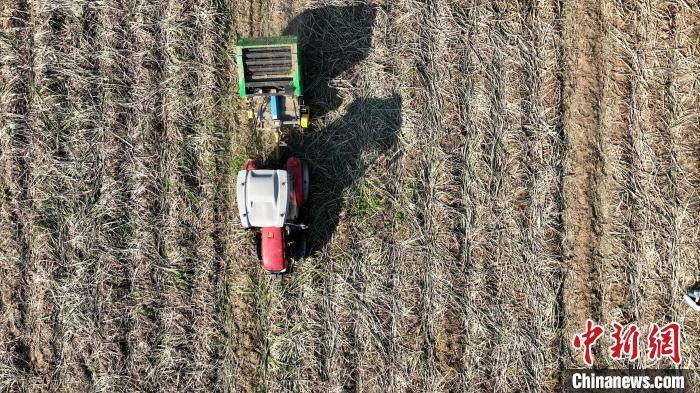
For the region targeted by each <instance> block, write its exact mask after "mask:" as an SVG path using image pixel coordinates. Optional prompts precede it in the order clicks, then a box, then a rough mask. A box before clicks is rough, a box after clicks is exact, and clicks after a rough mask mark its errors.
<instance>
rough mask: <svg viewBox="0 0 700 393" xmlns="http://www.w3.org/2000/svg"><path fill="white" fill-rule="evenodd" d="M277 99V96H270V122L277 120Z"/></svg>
mask: <svg viewBox="0 0 700 393" xmlns="http://www.w3.org/2000/svg"><path fill="white" fill-rule="evenodd" d="M277 99H278V97H277V96H270V115H272V120H277V119H278V118H279V115H278V113H279V106H278V105H279V102H278V101H277Z"/></svg>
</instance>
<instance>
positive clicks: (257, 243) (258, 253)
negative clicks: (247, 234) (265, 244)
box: [253, 231, 262, 263]
mask: <svg viewBox="0 0 700 393" xmlns="http://www.w3.org/2000/svg"><path fill="white" fill-rule="evenodd" d="M253 254H254V255H255V257H256V258H257V259H258V262H259V263H262V234H261V233H260V231H256V232H255V235H253Z"/></svg>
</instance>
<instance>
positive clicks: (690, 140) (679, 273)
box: [665, 4, 700, 383]
mask: <svg viewBox="0 0 700 393" xmlns="http://www.w3.org/2000/svg"><path fill="white" fill-rule="evenodd" d="M667 12H668V17H669V18H670V20H671V23H670V24H671V25H670V28H671V39H670V45H669V54H668V56H669V60H670V68H669V70H668V78H669V84H668V85H666V86H665V98H666V106H665V107H666V108H667V110H668V113H667V115H666V118H665V119H666V124H667V129H668V133H669V135H670V137H671V140H672V141H673V145H672V146H673V151H672V153H671V154H672V165H673V167H672V168H673V169H672V171H673V172H674V180H675V181H673V183H672V184H671V198H672V199H673V201H674V202H675V204H674V206H673V224H672V228H671V229H672V230H673V231H674V232H675V233H674V234H675V237H674V241H675V244H674V245H675V246H676V247H677V251H676V257H677V260H678V263H677V266H674V267H675V269H676V270H675V271H674V276H675V277H678V279H676V280H675V283H672V286H671V289H672V295H673V296H674V298H676V297H677V296H679V295H680V293H682V292H683V291H684V290H685V289H686V288H687V287H688V286H690V285H693V284H695V283H694V282H692V281H693V280H694V277H696V276H697V271H698V269H699V268H700V252H699V251H698V250H700V243H699V242H700V240H699V239H700V229H698V228H700V204H699V203H698V201H699V200H700V199H699V198H700V113H698V107H700V84H698V75H700V43H699V42H698V39H697V37H698V34H697V33H698V31H699V29H700V9H698V7H697V6H693V5H692V4H669V5H668V7H667ZM689 277H691V278H693V279H688V278H689ZM669 320H672V321H679V322H681V323H682V325H683V329H684V336H683V342H682V344H681V345H682V352H683V354H684V356H686V357H687V363H685V365H684V367H685V368H698V365H699V364H700V353H699V352H698V351H699V350H698V348H700V340H698V337H699V336H700V324H699V323H698V320H697V318H695V316H694V315H693V313H692V311H690V310H688V309H687V308H686V307H685V306H684V305H683V304H675V307H673V309H672V311H671V315H670V316H669ZM694 377H695V380H694V382H695V383H697V382H698V379H697V375H695V376H694Z"/></svg>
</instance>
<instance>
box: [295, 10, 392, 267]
mask: <svg viewBox="0 0 700 393" xmlns="http://www.w3.org/2000/svg"><path fill="white" fill-rule="evenodd" d="M375 15H376V9H375V8H373V7H371V6H368V5H357V6H347V7H340V6H338V7H336V6H329V7H322V8H317V9H311V10H307V11H305V12H303V13H301V14H300V15H298V16H297V17H295V18H294V19H293V20H292V21H291V22H290V23H289V25H288V26H287V28H286V29H285V30H284V34H297V35H299V37H300V40H301V45H302V53H303V61H304V64H303V66H302V67H303V68H304V77H305V80H304V82H305V86H304V96H305V98H306V101H307V103H308V104H309V105H310V107H311V111H312V116H314V117H316V118H323V116H325V115H326V114H328V113H329V112H330V111H333V110H335V109H337V108H339V107H340V106H341V104H343V102H342V98H341V96H340V94H339V91H338V90H337V89H335V88H334V87H332V86H331V83H332V82H333V80H334V79H335V78H337V77H339V76H341V75H342V74H343V73H344V72H346V71H347V70H349V69H350V68H351V67H353V66H354V65H356V64H358V63H359V62H361V61H362V60H364V59H365V58H366V57H367V56H368V54H369V51H370V48H371V46H372V26H373V24H374V19H375ZM400 128H401V97H400V95H399V94H398V93H394V94H392V95H390V96H388V97H377V98H375V97H369V98H367V97H362V98H356V99H355V100H354V101H352V102H351V103H350V104H349V105H347V106H346V112H345V114H344V115H343V116H341V117H340V118H337V119H334V120H333V121H330V122H327V121H325V119H321V120H320V121H314V122H312V126H311V127H310V128H309V129H307V130H305V132H303V133H293V134H292V135H290V137H289V139H288V141H287V145H288V146H287V150H288V154H290V155H292V154H293V155H297V156H299V157H301V158H303V159H304V160H306V162H308V163H309V167H310V172H311V190H310V196H309V199H310V200H309V206H310V211H309V220H308V221H309V229H308V231H309V232H308V238H307V254H308V255H309V256H312V255H314V254H316V253H317V252H318V251H320V250H322V249H323V248H324V247H325V245H326V244H327V243H328V242H329V241H330V239H331V237H332V236H333V234H334V233H335V230H336V227H337V226H338V222H339V220H340V217H341V214H342V211H343V196H344V194H345V193H346V190H348V189H349V188H350V187H352V186H353V185H355V184H356V183H357V182H358V180H359V179H361V178H362V177H363V176H364V174H365V172H366V169H367V167H369V166H371V165H372V162H373V161H374V160H376V158H377V157H379V156H381V155H382V154H385V153H386V152H389V151H390V150H392V148H393V146H394V145H395V144H396V142H397V139H398V136H397V135H398V132H399V130H400Z"/></svg>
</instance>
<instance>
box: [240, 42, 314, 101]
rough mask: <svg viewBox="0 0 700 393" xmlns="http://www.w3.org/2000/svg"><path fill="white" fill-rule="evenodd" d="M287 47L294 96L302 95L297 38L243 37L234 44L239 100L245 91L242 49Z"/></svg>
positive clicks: (243, 96)
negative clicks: (290, 53)
mask: <svg viewBox="0 0 700 393" xmlns="http://www.w3.org/2000/svg"><path fill="white" fill-rule="evenodd" d="M279 46H289V47H291V48H290V49H291V52H292V83H293V86H294V96H296V97H298V96H301V95H302V94H303V93H302V92H303V82H302V71H301V53H300V52H301V51H300V50H299V37H297V36H280V37H243V38H240V39H238V41H237V42H236V62H237V63H238V93H239V95H240V96H241V98H245V97H246V91H245V70H244V67H243V49H244V48H263V47H279Z"/></svg>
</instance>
